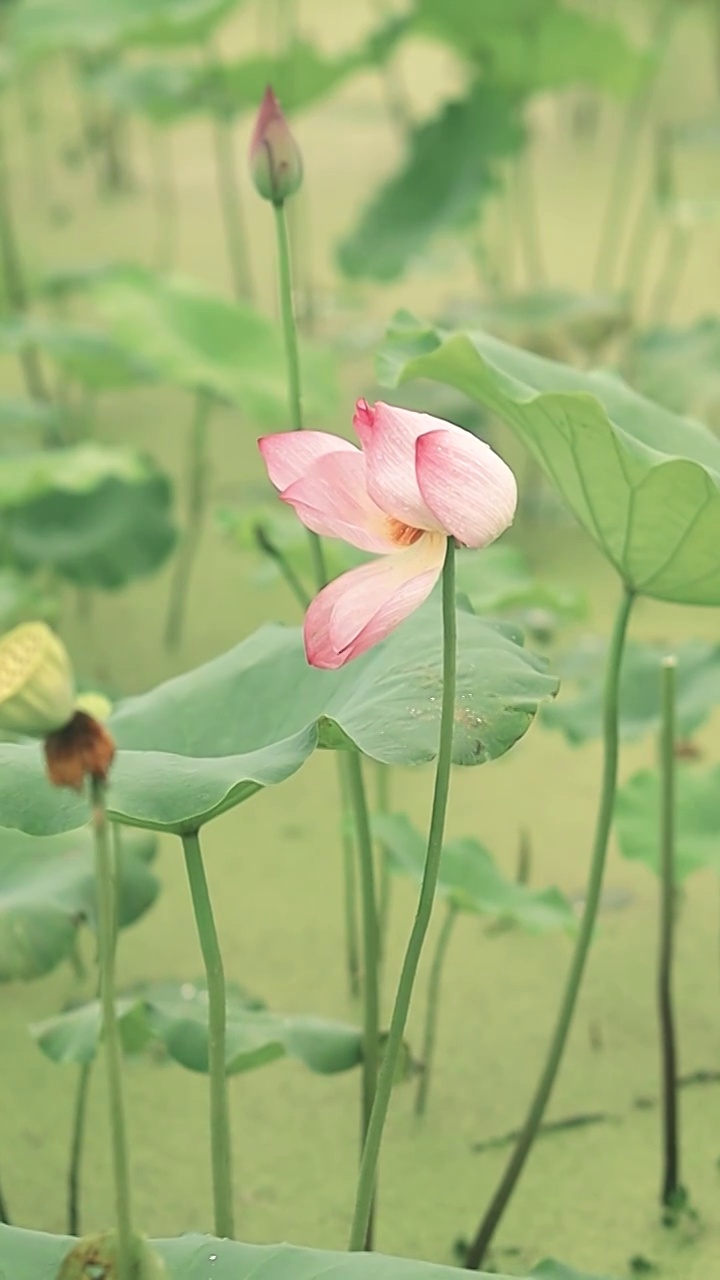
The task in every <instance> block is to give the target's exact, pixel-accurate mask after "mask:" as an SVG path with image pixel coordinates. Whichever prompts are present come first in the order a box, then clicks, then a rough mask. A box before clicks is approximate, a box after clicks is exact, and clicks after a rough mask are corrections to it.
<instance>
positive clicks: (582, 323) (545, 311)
mask: <svg viewBox="0 0 720 1280" xmlns="http://www.w3.org/2000/svg"><path fill="white" fill-rule="evenodd" d="M629 321H630V317H629V314H628V311H627V306H626V304H625V303H624V301H623V299H621V298H615V297H610V296H603V295H600V294H585V293H571V292H570V290H567V289H535V290H533V291H532V292H530V293H522V294H516V295H514V296H510V297H507V298H500V299H499V300H498V301H496V302H487V303H484V304H481V303H478V302H474V301H473V302H469V301H463V302H462V303H455V304H454V305H452V306H450V307H448V308H446V311H445V314H444V315H443V318H442V324H443V325H444V326H445V327H447V328H453V329H454V328H458V327H461V326H462V327H463V328H469V327H472V328H473V329H475V328H477V329H487V331H488V333H492V334H495V336H496V337H498V338H502V339H503V340H504V341H506V342H514V343H515V344H516V345H517V346H519V347H525V348H526V350H528V351H534V352H535V353H536V354H537V355H541V356H550V357H551V358H553V359H563V358H565V357H567V356H568V354H569V353H572V352H578V353H579V352H594V351H597V350H598V349H599V348H600V347H602V346H603V344H604V343H606V342H608V341H609V340H610V339H611V338H613V337H615V336H616V335H617V334H618V333H620V332H621V331H622V330H623V329H626V328H627V326H628V324H629Z"/></svg>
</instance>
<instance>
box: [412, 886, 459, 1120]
mask: <svg viewBox="0 0 720 1280" xmlns="http://www.w3.org/2000/svg"><path fill="white" fill-rule="evenodd" d="M456 920H457V908H456V907H455V906H453V904H452V903H451V902H450V903H448V908H447V914H446V916H445V919H444V921H443V925H442V928H441V930H440V933H439V935H438V940H437V946H436V948H435V955H434V956H433V962H432V966H431V968H430V979H429V981H428V994H427V1007H426V1010H425V1032H424V1034H423V1051H422V1073H421V1075H420V1080H419V1082H418V1089H417V1093H416V1095H415V1115H417V1116H422V1115H424V1114H425V1108H426V1107H427V1099H428V1092H429V1090H430V1076H431V1074H432V1064H433V1058H434V1057H435V1041H436V1039H437V1022H438V1008H439V1003H440V980H441V978H442V969H443V964H444V962H445V956H446V954H447V949H448V943H449V941H450V935H451V934H452V931H453V925H454V924H455V921H456Z"/></svg>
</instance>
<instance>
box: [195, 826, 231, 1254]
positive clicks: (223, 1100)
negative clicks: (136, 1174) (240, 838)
mask: <svg viewBox="0 0 720 1280" xmlns="http://www.w3.org/2000/svg"><path fill="white" fill-rule="evenodd" d="M182 843H183V852H184V854H185V867H186V870H187V876H188V882H189V884H190V895H191V897H192V904H193V911H194V913H195V924H196V925H197V932H198V939H199V942H200V950H201V951H202V957H203V961H204V964H205V979H206V982H207V994H208V1072H209V1075H210V1146H211V1156H212V1179H213V1203H214V1206H215V1235H216V1236H220V1237H221V1238H224V1239H228V1240H232V1238H233V1236H234V1234H235V1224H234V1217H233V1189H232V1147H231V1140H230V1110H229V1106H228V1093H227V1075H226V1071H225V1035H226V1021H227V1003H226V995H225V970H224V968H223V960H222V954H221V951H220V943H219V941H218V935H217V929H216V927H215V918H214V916H213V909H212V903H211V901H210V893H209V890H208V883H207V878H206V875H205V867H204V864H203V857H202V850H201V848H200V838H199V836H198V833H197V832H196V831H191V832H188V833H187V834H186V835H184V836H183V837H182Z"/></svg>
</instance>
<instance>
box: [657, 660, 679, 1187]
mask: <svg viewBox="0 0 720 1280" xmlns="http://www.w3.org/2000/svg"><path fill="white" fill-rule="evenodd" d="M676 669H677V661H676V659H675V658H672V657H669V658H665V659H664V661H663V664H662V668H661V708H662V726H661V729H660V945H659V957H658V961H659V962H658V1013H659V1020H660V1057H661V1067H662V1122H663V1176H662V1189H661V1200H662V1203H663V1204H664V1205H666V1206H667V1208H669V1209H674V1208H676V1207H677V1201H678V1196H679V1195H680V1194H681V1187H680V1176H679V1167H678V1166H679V1156H678V1110H677V1103H678V1097H677V1048H676V1041H675V1017H674V1013H673V999H672V971H673V951H674V932H675V902H676V894H675V675H676Z"/></svg>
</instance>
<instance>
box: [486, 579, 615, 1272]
mask: <svg viewBox="0 0 720 1280" xmlns="http://www.w3.org/2000/svg"><path fill="white" fill-rule="evenodd" d="M633 600H634V596H633V594H632V592H631V591H630V590H629V589H627V588H625V590H624V591H623V597H622V600H621V602H620V606H619V608H618V612H617V616H616V619H615V626H614V628H613V634H612V639H611V642H610V649H609V651H608V658H607V668H606V674H605V692H604V699H603V706H604V710H603V752H604V758H603V774H602V785H601V789H600V802H599V807H598V815H597V821H596V825H595V837H594V840H593V853H592V859H591V863H590V874H589V878H588V886H587V894H586V898H585V910H584V912H583V917H582V921H581V923H580V929H579V931H578V935H577V940H576V943H575V950H574V952H573V957H572V961H571V964H570V971H569V973H568V977H567V981H566V984H565V990H564V992H563V997H562V1001H561V1004H560V1009H559V1012H558V1017H557V1022H556V1024H555V1030H554V1032H553V1036H552V1039H551V1041H550V1047H549V1049H548V1054H547V1058H546V1060H545V1065H544V1066H543V1069H542V1071H541V1073H540V1079H539V1080H538V1083H537V1086H536V1089H535V1094H534V1097H533V1099H532V1102H531V1104H530V1109H529V1111H528V1113H527V1117H526V1119H525V1123H524V1124H523V1126H522V1129H521V1130H520V1136H519V1138H518V1140H517V1143H516V1145H515V1148H514V1150H513V1152H512V1155H511V1156H510V1160H509V1162H508V1165H507V1168H506V1169H505V1172H504V1174H503V1176H502V1178H501V1179H500V1182H499V1184H498V1187H497V1189H496V1191H495V1195H494V1196H493V1198H492V1200H491V1201H490V1204H489V1205H488V1208H487V1210H486V1212H485V1216H484V1217H483V1219H482V1222H481V1223H480V1226H479V1228H478V1230H477V1234H476V1235H475V1238H474V1239H473V1242H472V1244H471V1245H470V1249H469V1250H468V1255H467V1261H466V1266H467V1267H469V1268H470V1269H472V1270H476V1269H477V1268H478V1267H479V1266H481V1264H482V1262H483V1259H484V1258H485V1254H486V1252H487V1249H488V1246H489V1245H490V1242H491V1240H492V1238H493V1236H494V1235H495V1231H496V1229H497V1227H498V1225H499V1223H500V1221H501V1219H502V1217H503V1214H504V1213H505V1210H506V1208H507V1206H508V1204H509V1203H510V1200H511V1198H512V1195H513V1192H514V1190H515V1187H516V1186H517V1183H518V1181H519V1179H520V1175H521V1174H522V1171H523V1169H524V1167H525V1161H526V1160H527V1158H528V1156H529V1154H530V1151H531V1148H532V1146H533V1143H534V1141H535V1138H536V1137H537V1133H538V1129H539V1128H540V1125H541V1123H542V1119H543V1116H544V1114H545V1108H546V1107H547V1104H548V1102H549V1099H550V1095H551V1093H552V1090H553V1086H554V1084H555V1079H556V1077H557V1073H558V1070H559V1068H560V1063H561V1062H562V1058H563V1053H564V1052H565V1045H566V1043H567V1038H568V1034H569V1031H570V1027H571V1025H572V1020H573V1015H574V1013H575V1006H576V1004H577V998H578V995H579V992H580V985H581V983H582V978H583V974H584V972H585V964H586V962H587V958H588V953H589V950H590V943H591V942H592V937H593V933H594V929H595V920H596V917H597V912H598V907H599V905H600V894H601V892H602V883H603V874H604V871H605V858H606V854H607V846H608V838H609V835H610V826H611V823H612V816H613V806H614V802H615V788H616V785H617V763H618V711H619V692H620V669H621V663H622V655H623V650H624V647H625V636H626V633H627V625H628V621H629V618H630V611H631V609H632V604H633Z"/></svg>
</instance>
